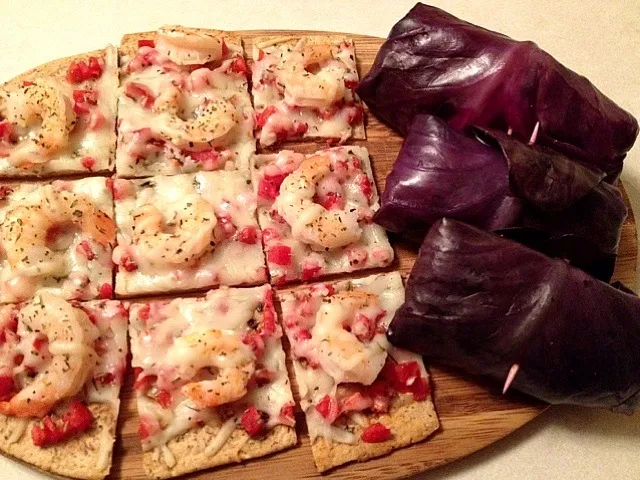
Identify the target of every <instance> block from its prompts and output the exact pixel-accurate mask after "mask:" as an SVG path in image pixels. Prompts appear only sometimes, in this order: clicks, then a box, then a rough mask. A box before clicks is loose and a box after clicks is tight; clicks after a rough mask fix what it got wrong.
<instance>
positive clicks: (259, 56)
mask: <svg viewBox="0 0 640 480" xmlns="http://www.w3.org/2000/svg"><path fill="white" fill-rule="evenodd" d="M263 58H264V50H262V49H261V48H259V49H258V61H260V60H262V59H263Z"/></svg>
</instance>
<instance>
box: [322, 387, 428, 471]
mask: <svg viewBox="0 0 640 480" xmlns="http://www.w3.org/2000/svg"><path fill="white" fill-rule="evenodd" d="M407 397H408V396H407V395H405V396H404V398H407ZM367 417H368V418H371V419H372V423H373V422H375V421H379V422H380V423H382V424H384V425H385V426H387V427H388V428H390V429H391V432H392V437H391V438H390V439H389V440H387V441H386V442H381V443H366V442H363V441H359V442H358V443H356V444H355V445H348V444H345V443H338V442H332V441H331V440H327V439H326V438H324V437H317V438H316V439H315V441H314V442H313V443H312V444H311V450H312V452H313V459H314V460H315V463H316V467H317V468H318V471H319V472H325V471H327V470H329V469H331V468H334V467H337V466H338V465H343V464H345V463H348V462H353V461H359V462H362V461H364V460H368V459H370V458H374V457H380V456H382V455H385V454H387V453H389V452H391V451H392V450H395V449H397V448H401V447H406V446H407V445H411V444H413V443H417V442H419V441H421V440H424V439H425V438H427V437H428V436H429V435H431V434H432V433H433V432H435V431H436V430H438V428H440V422H439V421H438V416H437V415H436V410H435V408H434V406H433V402H432V401H431V398H427V399H426V400H424V401H422V402H417V401H414V400H410V401H408V402H407V403H404V402H400V403H398V402H396V403H395V404H394V403H392V405H391V409H390V411H389V413H388V414H383V415H375V416H368V415H367ZM351 426H352V427H353V429H354V433H355V434H356V436H357V437H358V438H360V433H361V432H362V427H360V426H359V425H355V424H354V425H351Z"/></svg>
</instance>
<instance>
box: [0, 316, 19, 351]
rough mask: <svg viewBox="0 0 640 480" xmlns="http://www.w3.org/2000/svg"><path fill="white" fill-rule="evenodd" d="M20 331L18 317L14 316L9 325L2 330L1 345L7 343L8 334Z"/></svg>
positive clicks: (0, 331) (0, 334)
mask: <svg viewBox="0 0 640 480" xmlns="http://www.w3.org/2000/svg"><path fill="white" fill-rule="evenodd" d="M17 330H18V317H17V315H15V314H12V315H11V317H10V318H9V320H8V321H7V323H6V324H5V325H4V326H3V327H2V328H1V329H0V344H3V343H4V342H6V341H7V334H9V335H11V333H16V331H17ZM8 332H11V333H8Z"/></svg>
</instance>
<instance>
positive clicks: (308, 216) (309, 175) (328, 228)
mask: <svg viewBox="0 0 640 480" xmlns="http://www.w3.org/2000/svg"><path fill="white" fill-rule="evenodd" d="M330 166H331V162H330V160H329V158H327V157H326V156H323V155H314V156H312V157H309V158H307V159H305V160H304V161H303V162H302V163H301V164H300V166H299V167H298V168H297V169H296V170H295V171H294V172H293V173H291V174H290V175H289V176H287V178H285V180H284V182H282V185H281V186H280V195H279V196H278V199H277V200H276V204H277V209H278V213H279V214H280V215H282V217H283V218H284V219H285V220H286V221H287V223H288V224H289V225H291V233H292V235H293V237H294V238H297V239H299V240H301V241H303V242H305V243H307V244H309V245H311V247H312V248H315V249H318V250H328V249H332V248H338V247H343V246H345V245H348V244H350V243H353V242H356V241H357V240H359V239H360V237H361V236H362V229H361V228H360V226H359V225H358V216H357V213H356V212H351V211H346V210H331V211H328V210H327V209H325V208H324V207H323V206H322V205H319V204H317V203H314V201H313V197H314V196H315V194H316V187H317V185H318V183H319V182H320V180H322V179H323V178H324V177H326V176H327V175H329V174H330V173H331V168H330Z"/></svg>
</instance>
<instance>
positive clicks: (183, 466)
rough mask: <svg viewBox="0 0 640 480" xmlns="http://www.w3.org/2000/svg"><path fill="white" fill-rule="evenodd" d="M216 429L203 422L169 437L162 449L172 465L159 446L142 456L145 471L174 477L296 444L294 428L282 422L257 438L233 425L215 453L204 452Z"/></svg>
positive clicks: (254, 456)
mask: <svg viewBox="0 0 640 480" xmlns="http://www.w3.org/2000/svg"><path fill="white" fill-rule="evenodd" d="M218 431H219V428H214V427H212V426H209V425H205V426H204V427H202V428H197V429H193V430H190V431H188V432H187V433H185V434H183V435H181V436H179V437H176V438H174V439H172V440H170V441H169V443H167V445H166V447H165V448H168V449H169V450H170V451H171V454H172V456H173V457H174V458H175V462H176V463H175V464H174V465H173V466H172V467H169V466H168V465H167V462H166V461H165V459H164V457H163V453H162V448H163V447H157V448H155V449H154V450H151V451H149V452H145V453H144V454H143V457H142V458H143V460H142V463H143V466H144V471H145V473H146V474H147V475H149V476H150V477H153V478H170V477H176V476H178V475H183V474H185V473H189V472H194V471H196V470H203V469H205V468H211V467H216V466H219V465H226V464H229V463H239V462H242V461H244V460H249V459H251V458H257V457H262V456H264V455H268V454H270V453H275V452H279V451H281V450H284V449H286V448H289V447H293V446H294V445H296V443H297V437H296V431H295V428H293V427H287V426H285V425H276V426H275V427H274V428H273V429H271V430H270V431H269V433H268V434H267V435H266V436H265V437H263V438H258V439H253V438H251V437H249V435H248V434H247V433H246V432H245V431H244V430H243V429H241V428H236V429H235V430H234V431H233V433H232V434H231V437H229V439H228V440H227V442H226V443H225V444H224V446H223V447H222V448H221V449H220V450H219V451H218V452H217V453H216V454H215V455H211V454H209V453H206V452H205V450H206V448H207V446H208V445H209V444H210V443H211V442H212V441H213V439H214V438H215V437H216V434H217V433H218ZM170 456H171V455H170Z"/></svg>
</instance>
